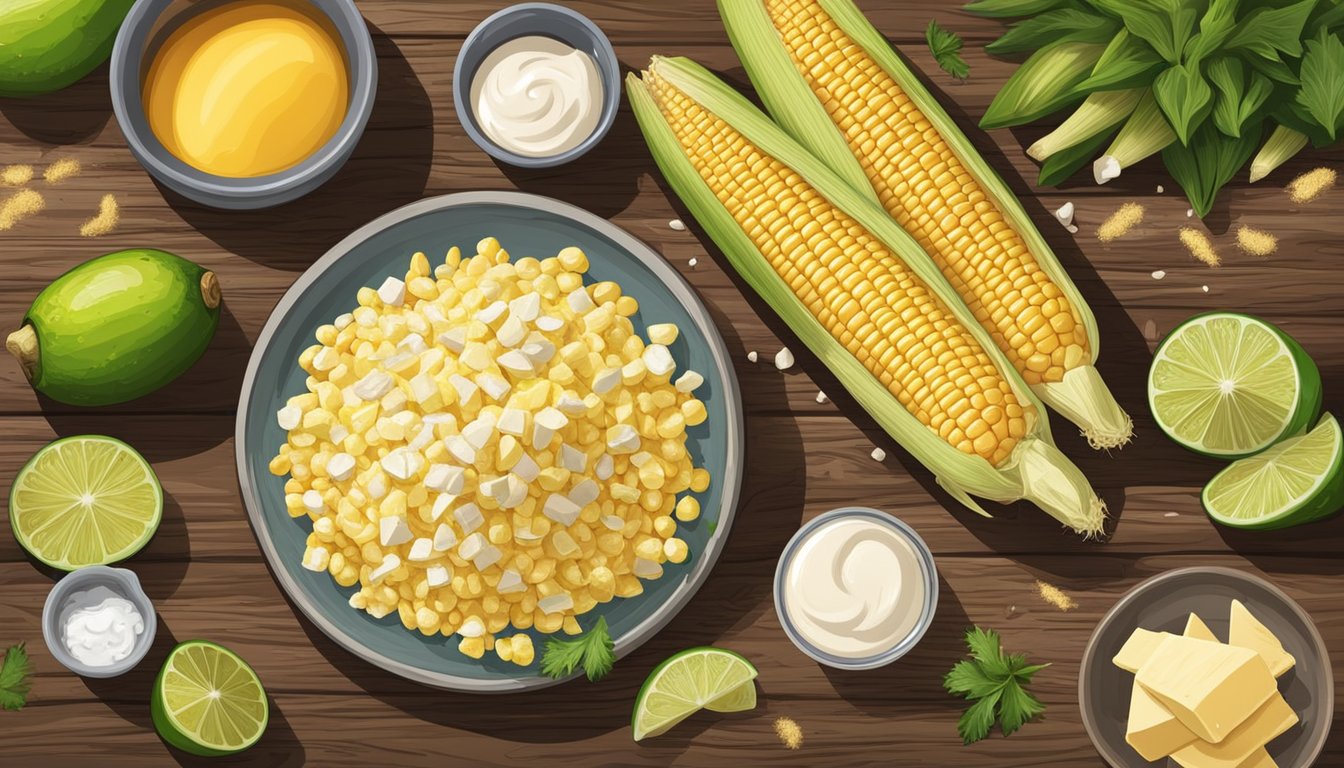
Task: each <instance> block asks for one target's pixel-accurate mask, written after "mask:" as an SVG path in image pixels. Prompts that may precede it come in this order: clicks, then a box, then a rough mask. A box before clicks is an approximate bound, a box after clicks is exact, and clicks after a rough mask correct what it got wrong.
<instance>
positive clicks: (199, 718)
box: [150, 640, 270, 757]
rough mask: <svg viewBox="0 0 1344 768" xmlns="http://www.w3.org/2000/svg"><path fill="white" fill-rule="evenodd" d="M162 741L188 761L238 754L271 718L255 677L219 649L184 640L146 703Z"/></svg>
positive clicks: (242, 663) (254, 740)
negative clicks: (185, 755) (188, 757)
mask: <svg viewBox="0 0 1344 768" xmlns="http://www.w3.org/2000/svg"><path fill="white" fill-rule="evenodd" d="M150 715H151V717H153V719H154V728H155V729H156V730H157V731H158V732H159V736H160V737H162V738H163V740H164V741H166V742H168V743H169V744H171V745H173V746H174V747H177V748H178V749H180V750H182V751H184V752H190V753H191V754H193V755H204V756H207V757H213V756H216V755H230V754H233V753H235V752H242V751H243V750H245V749H247V748H248V747H250V746H252V745H253V744H256V743H257V740H258V739H260V738H261V735H262V734H263V733H264V732H265V731H266V723H267V721H268V719H269V717H270V705H269V704H268V703H267V701H266V690H265V689H264V688H262V687H261V681H260V680H258V679H257V673H256V672H253V671H252V668H251V667H249V666H248V665H247V662H245V661H243V660H242V659H241V658H239V657H238V654H236V653H234V652H233V651H230V650H229V649H228V648H225V647H224V646H222V645H215V644H214V643H210V642H206V641H205V640H189V641H187V642H185V643H182V644H181V645H179V646H177V647H176V648H174V649H173V650H172V652H171V653H169V654H168V659H167V660H166V661H164V662H163V669H161V670H159V677H158V679H157V680H155V681H154V694H153V698H152V699H151V701H150Z"/></svg>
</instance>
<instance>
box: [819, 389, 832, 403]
mask: <svg viewBox="0 0 1344 768" xmlns="http://www.w3.org/2000/svg"><path fill="white" fill-rule="evenodd" d="M829 400H830V398H829V397H826V393H825V392H821V391H818V392H817V402H818V403H825V402H827V401H829Z"/></svg>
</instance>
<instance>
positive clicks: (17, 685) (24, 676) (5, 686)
mask: <svg viewBox="0 0 1344 768" xmlns="http://www.w3.org/2000/svg"><path fill="white" fill-rule="evenodd" d="M32 673H33V665H32V662H30V661H28V651H27V650H25V649H24V647H23V643H19V644H18V645H12V646H10V647H9V650H7V651H5V659H4V661H3V662H0V709H8V710H19V709H23V705H24V704H26V703H28V676H29V675H31V674H32Z"/></svg>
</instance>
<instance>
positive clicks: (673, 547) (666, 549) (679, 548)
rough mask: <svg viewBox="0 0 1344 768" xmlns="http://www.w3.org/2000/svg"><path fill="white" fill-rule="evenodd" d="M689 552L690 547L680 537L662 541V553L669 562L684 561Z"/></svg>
mask: <svg viewBox="0 0 1344 768" xmlns="http://www.w3.org/2000/svg"><path fill="white" fill-rule="evenodd" d="M689 553H690V547H688V546H687V545H686V542H685V541H682V540H681V539H675V538H674V539H668V540H667V541H664V542H663V555H664V556H665V557H666V558H667V561H668V562H670V563H684V562H686V556H687V555H688V554H689Z"/></svg>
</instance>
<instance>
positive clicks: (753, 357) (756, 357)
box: [747, 349, 760, 363]
mask: <svg viewBox="0 0 1344 768" xmlns="http://www.w3.org/2000/svg"><path fill="white" fill-rule="evenodd" d="M747 359H748V360H750V361H751V362H753V363H754V362H756V361H757V360H759V359H760V356H759V355H757V354H756V350H754V349H753V350H751V351H750V352H748V353H747Z"/></svg>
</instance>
